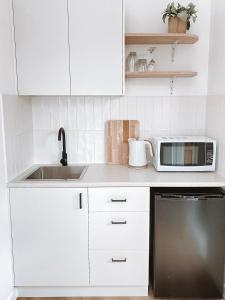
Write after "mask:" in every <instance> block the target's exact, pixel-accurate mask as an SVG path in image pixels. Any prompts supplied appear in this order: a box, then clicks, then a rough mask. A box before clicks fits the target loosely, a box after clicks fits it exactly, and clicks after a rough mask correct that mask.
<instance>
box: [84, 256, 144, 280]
mask: <svg viewBox="0 0 225 300" xmlns="http://www.w3.org/2000/svg"><path fill="white" fill-rule="evenodd" d="M148 269H149V265H148V251H121V250H120V251H117V250H115V251H90V270H91V273H90V284H91V285H92V286H146V285H148Z"/></svg>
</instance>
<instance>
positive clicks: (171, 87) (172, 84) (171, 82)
mask: <svg viewBox="0 0 225 300" xmlns="http://www.w3.org/2000/svg"><path fill="white" fill-rule="evenodd" d="M173 94H174V77H171V78H170V96H173Z"/></svg>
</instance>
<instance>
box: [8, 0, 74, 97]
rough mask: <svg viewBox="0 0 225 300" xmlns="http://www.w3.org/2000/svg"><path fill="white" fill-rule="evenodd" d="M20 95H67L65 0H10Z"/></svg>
mask: <svg viewBox="0 0 225 300" xmlns="http://www.w3.org/2000/svg"><path fill="white" fill-rule="evenodd" d="M13 8H14V25H15V44H16V60H17V75H18V93H19V94H20V95H69V93H70V76H69V43H68V12H67V0H13Z"/></svg>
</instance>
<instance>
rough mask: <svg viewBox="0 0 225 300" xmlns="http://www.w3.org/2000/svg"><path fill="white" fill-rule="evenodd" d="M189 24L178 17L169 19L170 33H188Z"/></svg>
mask: <svg viewBox="0 0 225 300" xmlns="http://www.w3.org/2000/svg"><path fill="white" fill-rule="evenodd" d="M186 31H187V22H184V21H182V20H181V19H180V18H178V17H169V20H168V32H169V33H186Z"/></svg>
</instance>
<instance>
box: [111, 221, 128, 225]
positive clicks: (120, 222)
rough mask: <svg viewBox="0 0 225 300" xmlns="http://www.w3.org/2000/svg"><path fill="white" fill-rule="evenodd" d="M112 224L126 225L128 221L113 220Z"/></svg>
mask: <svg viewBox="0 0 225 300" xmlns="http://www.w3.org/2000/svg"><path fill="white" fill-rule="evenodd" d="M111 224H112V225H126V224H127V221H111Z"/></svg>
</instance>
